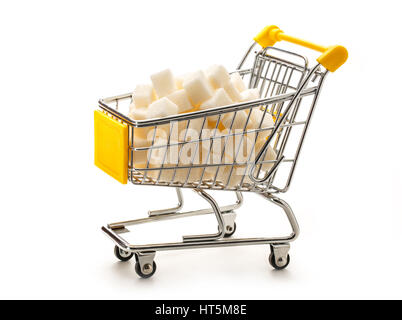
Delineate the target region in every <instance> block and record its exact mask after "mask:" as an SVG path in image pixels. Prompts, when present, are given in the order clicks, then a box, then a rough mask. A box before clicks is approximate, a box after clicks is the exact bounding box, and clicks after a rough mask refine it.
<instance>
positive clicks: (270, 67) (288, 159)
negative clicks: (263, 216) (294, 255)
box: [99, 43, 328, 275]
mask: <svg viewBox="0 0 402 320" xmlns="http://www.w3.org/2000/svg"><path fill="white" fill-rule="evenodd" d="M254 48H255V43H253V44H252V45H251V46H250V48H249V49H248V50H247V51H246V54H245V55H244V56H243V58H242V59H241V61H240V63H239V65H238V68H237V70H235V71H237V72H239V73H240V75H241V76H242V77H243V79H244V81H245V83H248V84H249V88H258V89H259V91H260V94H261V98H260V99H258V100H254V101H248V102H242V103H236V104H233V105H230V106H224V107H219V108H214V109H208V110H204V111H195V112H192V113H186V114H180V115H174V116H169V117H165V118H160V119H148V120H142V121H138V120H132V119H130V118H128V117H127V116H126V115H124V114H123V113H122V112H120V111H119V110H122V106H123V105H124V104H126V105H128V104H129V103H130V101H131V98H132V93H127V94H123V95H118V96H114V97H109V98H105V99H101V100H99V107H100V108H101V109H102V110H103V111H104V112H106V113H107V114H109V115H110V116H112V117H114V118H115V119H117V120H119V121H121V122H124V123H126V124H127V125H128V127H129V146H128V150H129V166H128V167H129V168H128V177H129V180H130V181H131V182H132V183H133V184H136V185H143V186H145V185H146V186H158V187H161V186H165V187H174V188H175V189H176V195H177V199H178V204H177V206H175V207H172V208H167V209H159V210H152V211H149V212H148V217H145V218H141V219H134V220H128V221H122V222H115V223H110V224H108V225H107V226H104V227H102V230H103V232H104V233H105V234H106V235H107V236H108V237H109V238H110V239H111V240H112V241H113V242H114V243H115V244H116V245H117V246H118V247H119V248H120V249H121V250H123V251H124V252H128V253H136V254H137V255H138V261H139V263H140V266H141V270H142V272H143V273H144V274H145V275H146V274H151V273H152V271H153V270H152V266H153V260H154V257H155V252H156V251H162V250H176V249H190V248H207V247H226V246H238V245H256V244H269V245H271V250H272V252H271V253H272V254H273V256H274V263H275V265H276V267H277V268H283V267H286V265H287V263H288V262H289V261H288V259H287V257H288V252H289V248H290V245H289V243H290V242H292V241H294V240H295V239H296V238H297V237H298V235H299V233H300V230H299V225H298V223H297V220H296V217H295V215H294V213H293V211H292V209H291V208H290V206H289V205H288V204H287V203H286V202H285V201H284V200H282V199H280V198H279V197H278V196H277V195H278V194H279V193H284V192H286V191H287V190H288V189H289V187H290V184H291V181H292V178H293V176H294V172H295V168H296V164H297V162H298V159H299V156H300V152H301V149H302V146H303V142H304V140H305V136H306V132H307V129H308V128H309V125H310V122H311V118H312V115H313V111H314V109H315V106H316V103H317V100H318V97H319V93H320V91H321V88H322V85H323V81H324V79H325V77H326V75H327V73H328V72H327V71H326V70H325V71H321V66H320V65H319V64H317V65H315V66H314V67H313V68H311V69H309V66H308V60H307V59H306V58H305V57H304V56H301V55H298V54H296V53H293V52H289V51H286V50H282V49H278V48H270V47H268V48H265V49H261V50H260V51H258V52H255V57H254V59H252V61H251V65H248V66H245V65H246V64H247V63H248V62H249V61H250V58H252V55H251V53H252V51H253V49H254ZM257 109H258V110H261V111H263V112H264V116H263V118H262V119H261V122H260V124H259V126H258V127H257V128H253V129H250V128H248V127H247V124H248V122H249V119H250V116H251V114H252V112H253V111H254V110H257ZM241 110H245V111H246V112H247V115H248V116H247V120H246V122H245V124H244V127H243V129H241V130H238V131H235V130H234V128H233V123H234V122H235V120H236V115H237V114H238V112H239V111H241ZM228 114H229V115H230V116H231V117H232V118H231V125H230V127H229V128H227V129H228V130H227V132H225V134H223V135H219V136H218V135H217V132H218V127H219V124H220V123H221V121H222V118H223V117H224V116H225V115H228ZM211 116H216V117H217V121H216V125H215V128H214V129H213V131H212V134H211V135H210V136H208V137H204V136H203V135H202V131H203V129H205V128H206V123H207V121H208V117H211ZM264 117H273V118H274V119H275V122H274V126H271V127H264V125H263V122H264V121H263V120H264ZM192 120H197V121H199V122H200V123H202V126H201V129H200V132H199V134H198V135H197V136H196V137H194V136H192V137H189V136H188V133H189V130H188V128H189V126H190V122H191V121H192ZM162 126H165V128H166V126H169V130H168V132H169V134H168V136H167V139H166V142H165V143H156V141H157V139H156V136H155V132H156V129H158V128H162ZM175 126H177V127H181V128H185V130H184V138H183V139H175V138H174V137H173V136H172V131H173V129H174V128H175ZM140 128H145V129H150V130H151V129H155V130H154V131H153V132H154V134H153V137H152V141H151V143H150V146H147V147H141V148H140V147H136V146H135V132H136V130H139V129H140ZM266 132H268V138H267V140H266V141H265V143H263V146H262V147H261V148H260V149H259V150H256V155H255V154H251V153H250V154H249V155H247V157H246V159H245V160H244V159H243V160H241V161H240V160H239V158H238V154H239V150H235V151H236V152H235V157H234V159H233V160H232V161H229V162H227V161H226V162H223V161H222V159H223V158H224V153H225V147H226V146H227V143H228V141H229V140H230V139H234V138H238V139H240V143H241V141H243V140H242V139H244V137H246V136H247V137H252V139H251V140H252V141H253V143H254V144H253V146H252V149H254V148H255V146H256V143H257V139H258V136H259V135H260V134H264V133H266ZM204 142H209V143H210V146H209V151H208V152H207V157H206V159H203V160H202V161H201V162H200V163H197V162H196V161H195V160H196V158H195V156H194V155H193V156H192V158H191V161H190V162H189V163H185V164H184V161H182V160H183V159H182V157H183V154H184V153H185V151H183V150H184V149H185V147H186V146H189V145H191V144H193V145H194V146H195V150H197V148H200V147H199V146H200V145H201V144H202V143H204ZM218 143H219V144H222V145H223V150H222V151H221V154H220V156H221V162H218V163H209V157H210V152H211V150H212V146H213V145H214V144H218ZM269 146H271V147H272V148H273V150H274V151H275V153H276V158H275V159H273V160H264V159H265V156H266V153H267V150H268V147H269ZM170 148H177V150H178V159H177V160H176V162H173V163H169V162H168V161H167V158H168V157H167V152H168V150H169V149H170ZM239 149H240V147H239ZM141 151H143V152H147V155H148V159H147V163H146V165H145V167H139V166H136V162H135V161H134V159H133V157H134V155H135V153H136V152H141ZM153 152H162V154H163V161H162V163H161V165H159V166H151V165H150V157H151V155H152V153H153ZM264 164H271V166H270V169H268V170H267V171H264V170H263V169H262V168H263V165H264ZM238 166H241V167H244V168H245V170H244V174H243V175H242V176H241V178H240V179H239V181H238V182H237V183H236V184H233V183H231V181H232V180H231V179H232V178H233V177H234V169H235V168H236V167H238ZM207 169H208V170H209V172H211V170H215V171H214V172H215V174H214V175H212V176H211V175H210V176H209V177H208V178H207V177H206V176H205V172H206V170H207ZM183 170H185V172H186V174H185V175H184V176H185V177H186V178H185V179H184V181H183V179H178V178H177V176H178V173H179V172H181V173H183ZM192 170H200V172H201V174H200V177H199V178H198V179H195V181H194V179H190V177H191V173H192V172H193V171H192ZM220 170H226V171H225V179H222V178H221V177H220V178H218V176H219V172H220ZM166 175H167V176H169V177H170V178H169V179H166V178H165V177H166ZM182 176H183V175H182ZM182 188H190V189H193V190H194V192H195V193H196V194H197V195H198V196H200V197H201V198H203V199H204V200H205V201H207V202H208V203H209V205H210V208H207V209H201V210H194V211H182V209H183V205H184V199H183V194H182V191H181V189H182ZM209 190H224V191H234V193H235V195H236V202H235V203H234V204H232V205H228V206H219V205H218V203H217V202H216V200H215V199H214V198H213V197H212V196H211V195H210V194H209V193H208V192H207V191H209ZM242 192H255V193H257V194H259V195H260V196H261V197H262V198H263V199H265V200H267V201H269V202H270V203H272V204H274V205H275V206H277V207H279V208H281V209H282V211H283V212H284V213H285V215H286V217H287V219H288V222H289V224H290V227H291V230H292V231H291V233H290V234H288V235H285V236H278V237H256V238H253V237H251V238H224V236H225V231H226V232H231V231H233V230H234V226H235V218H236V214H235V212H234V210H236V209H238V208H239V207H240V206H241V205H242V203H243V195H242ZM264 208H265V207H264ZM205 214H214V215H215V217H216V220H217V224H218V230H219V231H218V232H217V233H216V234H201V235H191V236H189V235H187V236H183V240H182V241H179V242H171V243H151V244H143V245H135V244H130V243H129V242H127V240H125V239H124V238H123V237H122V236H121V234H122V233H125V232H129V230H128V228H127V227H129V226H134V225H138V224H142V223H149V222H156V221H162V220H166V219H177V218H183V217H191V216H197V215H205Z"/></svg>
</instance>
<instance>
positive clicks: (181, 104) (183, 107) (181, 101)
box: [167, 89, 193, 113]
mask: <svg viewBox="0 0 402 320" xmlns="http://www.w3.org/2000/svg"><path fill="white" fill-rule="evenodd" d="M167 98H168V99H169V100H170V101H172V102H173V103H175V104H176V105H177V106H178V108H179V112H178V113H182V112H187V111H189V110H191V109H192V108H193V106H192V105H191V102H190V100H189V99H188V97H187V93H186V90H184V89H181V90H177V91H175V92H173V93H171V94H169V95H168V96H167Z"/></svg>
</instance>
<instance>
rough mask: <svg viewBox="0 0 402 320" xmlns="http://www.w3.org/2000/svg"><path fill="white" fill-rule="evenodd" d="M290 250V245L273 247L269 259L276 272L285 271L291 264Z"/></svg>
mask: <svg viewBox="0 0 402 320" xmlns="http://www.w3.org/2000/svg"><path fill="white" fill-rule="evenodd" d="M289 249H290V246H289V244H285V245H271V253H270V255H269V258H268V260H269V264H270V265H271V266H272V267H273V268H275V269H276V270H283V269H285V268H286V267H287V266H288V265H289V263H290V256H289V254H288V252H289Z"/></svg>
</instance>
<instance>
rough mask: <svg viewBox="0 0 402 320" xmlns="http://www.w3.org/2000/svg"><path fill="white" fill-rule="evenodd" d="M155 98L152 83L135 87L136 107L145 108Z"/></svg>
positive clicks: (134, 98)
mask: <svg viewBox="0 0 402 320" xmlns="http://www.w3.org/2000/svg"><path fill="white" fill-rule="evenodd" d="M153 100H155V94H154V89H153V87H152V85H150V84H140V85H137V86H136V87H135V90H134V93H133V101H134V103H135V107H136V108H145V107H148V105H149V104H150V103H151V102H152V101H153Z"/></svg>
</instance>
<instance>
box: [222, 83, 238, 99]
mask: <svg viewBox="0 0 402 320" xmlns="http://www.w3.org/2000/svg"><path fill="white" fill-rule="evenodd" d="M223 89H225V91H226V93H227V94H228V95H229V97H230V99H232V100H233V101H234V102H239V101H241V95H240V92H239V91H238V90H237V89H236V88H235V86H234V84H233V83H232V82H231V81H228V82H226V83H225V84H224V85H223Z"/></svg>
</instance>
